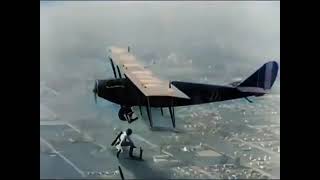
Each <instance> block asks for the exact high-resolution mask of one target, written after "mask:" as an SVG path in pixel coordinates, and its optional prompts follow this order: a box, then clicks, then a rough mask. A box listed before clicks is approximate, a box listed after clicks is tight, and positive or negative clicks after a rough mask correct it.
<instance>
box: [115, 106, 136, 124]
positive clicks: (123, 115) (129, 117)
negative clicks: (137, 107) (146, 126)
mask: <svg viewBox="0 0 320 180" xmlns="http://www.w3.org/2000/svg"><path fill="white" fill-rule="evenodd" d="M118 116H119V118H120V119H121V120H123V121H128V122H129V123H132V122H133V121H135V120H137V119H138V117H137V116H136V115H135V113H134V112H133V111H132V109H131V107H127V106H122V107H121V109H120V110H119V113H118Z"/></svg>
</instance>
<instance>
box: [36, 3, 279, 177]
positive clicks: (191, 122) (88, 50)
mask: <svg viewBox="0 0 320 180" xmlns="http://www.w3.org/2000/svg"><path fill="white" fill-rule="evenodd" d="M110 46H120V47H124V48H127V47H128V46H130V51H131V52H132V53H133V54H134V55H135V56H136V57H137V58H138V60H139V62H140V63H141V64H143V65H145V66H146V68H147V69H149V70H150V71H152V72H153V73H154V74H155V75H156V76H157V77H160V78H162V79H166V80H175V81H187V82H194V83H206V84H217V85H228V84H230V83H232V82H235V81H239V80H240V81H241V80H245V79H246V78H247V77H249V76H250V75H251V74H253V73H254V72H255V71H256V70H257V69H258V68H260V67H261V66H262V65H263V64H264V63H266V62H269V61H275V62H277V63H278V64H279V73H278V76H277V78H276V80H275V83H274V84H273V87H272V89H271V90H270V92H269V93H268V94H266V95H264V96H259V97H249V99H250V101H252V103H251V102H249V101H248V100H246V99H244V98H241V99H233V100H228V101H221V102H213V103H207V104H199V105H192V106H181V107H175V113H174V114H175V124H176V127H175V128H173V127H172V123H171V117H170V113H169V110H168V108H163V115H162V114H161V111H160V109H159V108H152V107H151V109H152V116H153V117H152V119H153V128H150V124H149V121H148V115H147V109H146V107H142V114H140V112H139V107H133V111H134V112H135V113H136V115H137V116H138V120H136V121H134V122H132V123H128V122H125V121H121V120H119V117H118V111H119V108H120V106H119V105H117V104H115V103H113V102H110V101H107V100H105V99H102V98H97V99H96V102H95V97H94V94H93V88H94V86H95V80H97V79H112V78H114V76H113V69H112V68H111V66H110V62H109V60H108V51H107V48H108V47H110ZM280 69H281V67H280V2H277V1H270V2H256V1H252V2H241V1H239V2H227V1H225V2H215V1H212V2H210V1H209V2H208V1H204V2H161V1H158V2H129V1H118V2H116V1H114V2H103V1H96V2H84V1H81V2H79V1H78V2H63V1H61V2H59V1H58V2H46V1H43V2H41V4H40V178H41V179H53V178H58V179H70V178H74V179H79V178H83V179H87V178H91V179H92V178H94V179H97V178H98V179H99V178H101V179H120V178H121V177H120V173H119V168H118V167H121V169H122V172H123V176H124V178H125V179H151V178H160V179H181V178H183V179H185V178H186V179H279V178H280ZM127 128H131V129H132V130H133V134H132V137H131V139H132V140H133V141H134V143H135V145H136V146H137V149H135V150H134V154H136V155H139V147H141V148H142V149H143V161H135V160H132V159H130V158H129V156H128V154H127V153H121V155H120V157H119V158H117V156H116V154H117V150H116V148H115V147H113V146H111V145H110V144H111V143H112V141H113V140H114V139H115V138H116V136H117V135H118V134H119V132H121V131H124V130H126V129H127Z"/></svg>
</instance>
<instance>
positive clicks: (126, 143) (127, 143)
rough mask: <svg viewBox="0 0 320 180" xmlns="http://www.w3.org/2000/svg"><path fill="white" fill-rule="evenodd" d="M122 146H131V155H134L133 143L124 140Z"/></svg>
mask: <svg viewBox="0 0 320 180" xmlns="http://www.w3.org/2000/svg"><path fill="white" fill-rule="evenodd" d="M121 146H130V150H129V156H130V157H133V149H134V148H135V146H134V144H133V143H131V142H127V141H124V142H122V143H121Z"/></svg>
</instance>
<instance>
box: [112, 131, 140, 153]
mask: <svg viewBox="0 0 320 180" xmlns="http://www.w3.org/2000/svg"><path fill="white" fill-rule="evenodd" d="M131 134H132V130H131V129H130V128H128V129H127V130H126V131H122V132H120V133H119V134H118V136H117V137H116V139H115V140H114V141H113V142H112V144H111V146H116V148H117V150H118V152H117V158H119V155H120V153H121V152H123V149H122V147H126V146H129V147H130V150H129V156H130V157H131V158H134V156H133V149H134V148H136V146H135V145H134V143H133V141H132V140H131V138H130V135H131ZM140 159H142V149H141V148H140Z"/></svg>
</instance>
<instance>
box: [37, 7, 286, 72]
mask: <svg viewBox="0 0 320 180" xmlns="http://www.w3.org/2000/svg"><path fill="white" fill-rule="evenodd" d="M127 44H131V45H132V46H133V49H134V50H135V51H136V52H141V53H140V54H143V53H151V54H156V53H158V54H159V56H161V55H163V56H165V55H166V56H168V55H169V54H170V53H172V52H175V53H178V54H183V55H184V56H187V57H188V58H191V59H193V58H197V60H199V61H208V60H210V59H208V56H211V57H212V59H213V58H215V57H216V58H222V57H221V55H223V54H226V55H227V56H231V55H232V56H236V57H237V58H238V59H239V60H241V58H245V59H248V60H252V61H254V62H264V61H266V59H280V3H279V2H274V1H271V2H259V1H253V2H241V1H237V2H208V1H206V2H165V1H164V2H161V1H158V2H129V1H123V2H121V1H115V2H107V1H96V2H84V1H81V2H79V1H78V2H72V1H70V2H54V3H48V2H42V3H41V9H40V47H41V72H45V73H46V74H47V73H48V72H50V71H56V70H57V69H54V68H55V67H54V66H53V67H48V66H51V65H52V64H51V63H54V64H56V63H61V61H63V62H66V61H72V60H75V59H76V60H77V61H78V62H79V63H78V64H79V66H81V65H80V63H83V62H82V61H83V59H86V61H92V60H90V59H96V58H100V59H101V58H103V57H105V48H106V46H110V45H122V46H127ZM193 60H194V61H195V59H193ZM215 61H224V59H215ZM72 64H73V63H72ZM91 64H92V63H91ZM257 64H259V63H257ZM260 64H261V63H260ZM73 65H74V64H73ZM91 66H93V67H98V66H97V65H94V64H92V65H90V67H91ZM74 68H76V67H74ZM53 73H55V74H56V72H53ZM70 73H71V72H70Z"/></svg>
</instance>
